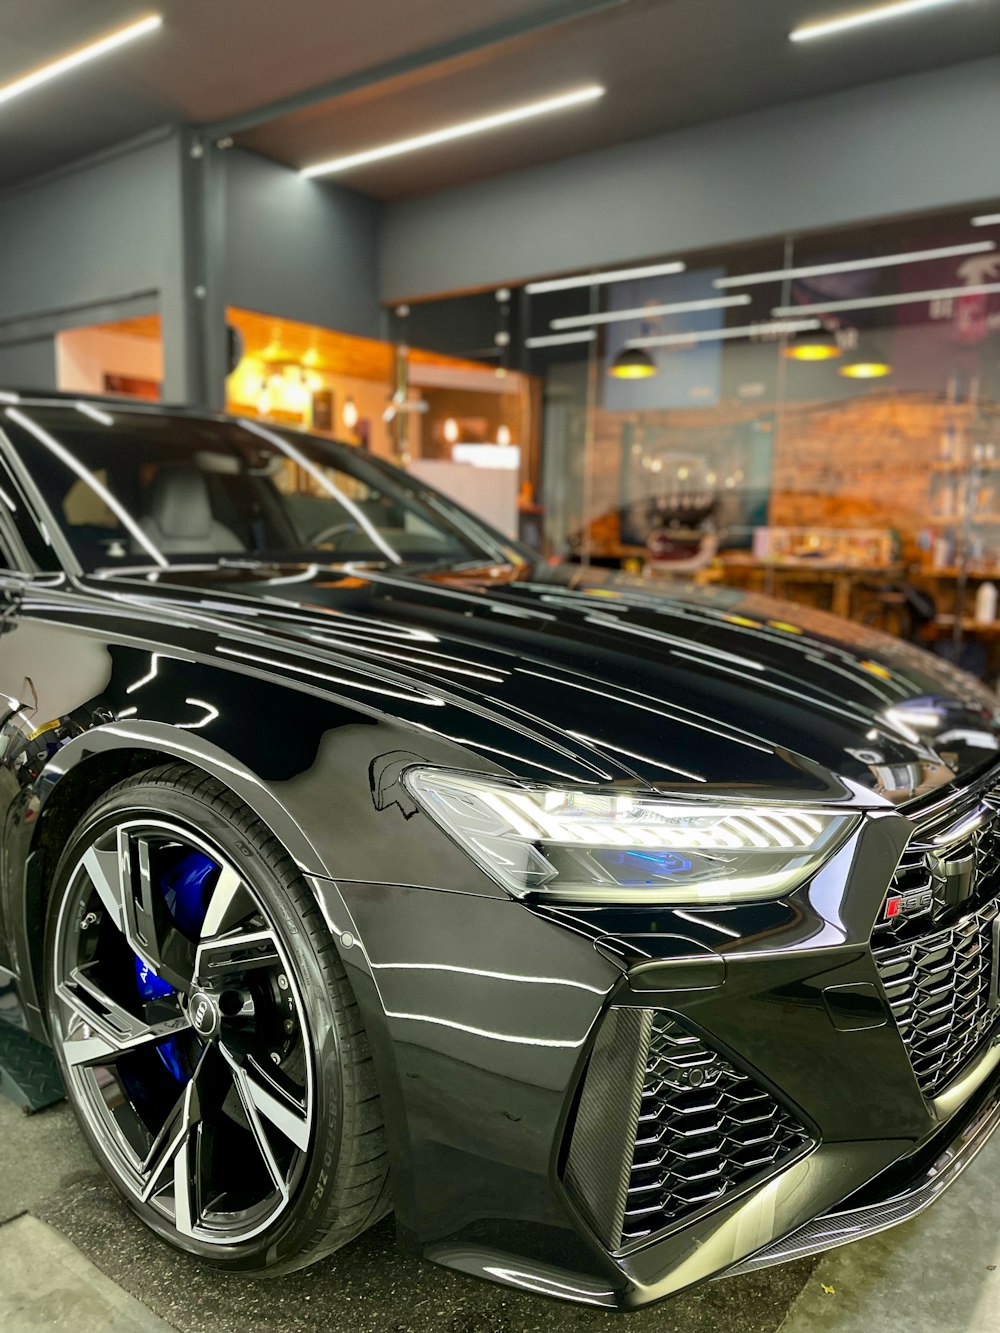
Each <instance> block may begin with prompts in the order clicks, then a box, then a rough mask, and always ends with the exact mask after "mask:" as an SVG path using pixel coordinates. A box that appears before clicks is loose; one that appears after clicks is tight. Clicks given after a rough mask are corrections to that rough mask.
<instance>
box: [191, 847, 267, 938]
mask: <svg viewBox="0 0 1000 1333" xmlns="http://www.w3.org/2000/svg"><path fill="white" fill-rule="evenodd" d="M255 910H256V906H255V904H254V900H253V898H252V897H251V896H250V894H249V893H248V892H247V887H246V885H245V884H244V883H243V880H242V879H241V878H240V876H239V875H238V874H237V873H236V871H235V870H234V869H233V867H232V866H230V865H223V867H222V869H221V870H220V871H219V878H218V879H217V880H216V884H215V888H214V889H213V890H212V896H211V898H209V900H208V907H207V908H206V909H205V920H204V921H203V922H202V927H201V937H202V939H212V938H213V937H214V936H216V935H223V934H226V933H227V932H229V931H231V930H234V929H235V928H236V927H237V926H238V925H239V924H240V922H241V921H245V920H246V918H247V917H248V916H250V915H252V913H253V912H254V911H255Z"/></svg>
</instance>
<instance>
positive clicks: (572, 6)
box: [203, 0, 634, 142]
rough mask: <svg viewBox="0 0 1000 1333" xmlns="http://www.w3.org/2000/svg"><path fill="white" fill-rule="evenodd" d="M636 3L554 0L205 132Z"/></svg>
mask: <svg viewBox="0 0 1000 1333" xmlns="http://www.w3.org/2000/svg"><path fill="white" fill-rule="evenodd" d="M632 3H634V0H550V3H548V4H544V5H541V6H539V8H538V9H536V10H534V11H532V12H531V13H528V14H520V15H518V16H517V17H516V18H509V19H504V20H502V21H501V22H498V23H492V24H488V25H487V26H485V27H482V28H477V29H476V30H475V31H474V32H469V33H465V34H463V35H462V36H460V37H454V38H449V39H448V40H447V41H443V42H437V43H435V44H434V45H432V46H425V47H423V48H422V49H421V50H419V51H412V52H409V53H407V54H405V55H401V56H397V57H395V58H394V59H392V60H386V61H383V62H381V63H380V64H378V65H370V66H369V67H368V68H367V69H363V70H358V71H357V73H354V74H346V75H343V76H342V77H341V78H338V79H331V80H330V81H329V82H328V83H322V84H319V85H318V86H317V87H315V88H309V89H306V91H304V92H301V93H296V94H294V95H293V96H291V97H283V98H280V99H279V100H278V101H276V102H269V103H268V104H267V105H266V106H261V107H257V108H255V109H254V110H251V111H244V112H241V113H240V114H239V115H234V116H229V117H227V118H225V119H223V120H218V121H215V122H213V123H212V124H209V125H205V126H204V127H203V128H204V133H205V137H206V139H207V140H211V141H213V142H217V141H218V140H220V139H228V138H231V137H233V136H234V135H238V134H245V133H246V132H247V131H248V130H254V129H257V128H258V127H259V126H261V125H267V124H270V122H271V121H275V120H281V119H282V118H283V117H285V116H291V115H294V114H295V113H296V112H297V111H304V110H306V109H307V108H308V107H312V106H316V105H317V104H319V103H321V102H329V101H332V100H333V99H334V98H337V97H343V96H344V95H345V94H347V93H352V92H356V91H357V90H358V89H359V88H369V87H372V86H373V85H376V84H379V83H389V82H391V81H392V80H393V79H399V78H405V77H406V76H408V75H411V74H414V73H416V72H418V71H419V70H422V69H430V68H432V67H433V66H435V65H441V64H445V63H446V62H448V61H452V60H460V59H462V58H463V57H465V56H469V55H472V54H473V53H475V52H479V51H483V50H486V49H488V48H490V47H497V46H505V45H508V44H510V43H514V42H519V41H523V40H525V39H528V38H531V37H534V36H537V35H539V34H541V33H543V32H546V31H548V30H549V29H552V28H558V27H562V26H564V25H567V24H571V23H577V22H579V21H580V20H581V19H587V18H592V17H594V16H595V15H598V14H602V13H604V12H605V11H606V10H611V9H621V8H622V7H623V6H625V5H628V4H632Z"/></svg>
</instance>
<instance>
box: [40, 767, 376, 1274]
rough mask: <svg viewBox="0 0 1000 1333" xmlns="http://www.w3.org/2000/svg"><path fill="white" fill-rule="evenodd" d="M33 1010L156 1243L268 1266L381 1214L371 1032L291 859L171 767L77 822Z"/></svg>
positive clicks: (124, 786) (200, 781)
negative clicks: (38, 1006) (38, 1008)
mask: <svg viewBox="0 0 1000 1333" xmlns="http://www.w3.org/2000/svg"><path fill="white" fill-rule="evenodd" d="M46 1004H47V1010H48V1017H49V1024H50V1031H51V1035H52V1041H53V1046H54V1049H55V1051H56V1055H57V1057H58V1060H59V1063H60V1067H61V1070H62V1073H63V1077H64V1080H65V1083H66V1089H67V1095H68V1097H69V1100H70V1102H71V1103H72V1105H73V1108H74V1110H75V1111H76V1114H77V1117H78V1119H79V1121H80V1124H81V1126H82V1128H83V1131H84V1134H85V1135H86V1137H87V1139H88V1141H89V1142H90V1145H91V1147H92V1149H93V1151H94V1153H95V1155H96V1157H97V1158H98V1160H99V1161H100V1163H101V1165H102V1166H103V1168H104V1170H105V1171H106V1173H107V1175H108V1176H109V1178H110V1179H111V1181H112V1183H113V1184H114V1185H115V1186H116V1188H117V1189H118V1190H119V1192H120V1193H121V1194H122V1195H123V1197H124V1198H125V1200H126V1201H127V1203H128V1204H129V1206H130V1207H131V1208H132V1209H133V1210H134V1211H135V1212H136V1213H137V1214H138V1216H139V1217H140V1218H141V1219H142V1220H143V1221H144V1222H145V1223H146V1224H147V1226H149V1227H150V1228H151V1229H152V1230H153V1231H155V1232H156V1233H157V1234H158V1235H160V1236H162V1237H163V1238H164V1239H165V1240H167V1241H169V1242H170V1243H171V1244H173V1245H175V1246H177V1247H178V1248H180V1249H182V1250H186V1251H187V1252H189V1253H192V1254H195V1255H199V1256H200V1257H201V1258H203V1259H206V1260H208V1261H209V1262H211V1263H213V1264H215V1265H217V1266H218V1267H221V1268H225V1269H227V1270H230V1271H239V1272H244V1273H248V1274H257V1275H262V1274H265V1273H267V1274H278V1273H282V1272H289V1271H291V1270H293V1269H296V1268H301V1267H304V1266H305V1265H306V1264H309V1263H312V1262H314V1261H315V1260H317V1259H319V1258H321V1257H322V1256H323V1255H325V1254H329V1253H330V1252H331V1251H333V1250H335V1249H338V1248H339V1247H340V1246H342V1245H344V1244H346V1243H347V1242H348V1241H350V1240H353V1239H354V1237H356V1236H357V1235H359V1234H360V1233H361V1232H362V1231H364V1230H365V1229H366V1228H367V1227H369V1226H370V1225H372V1224H373V1223H374V1222H375V1221H377V1220H378V1219H379V1218H380V1217H382V1216H384V1215H385V1214H386V1213H387V1212H388V1211H389V1208H390V1203H389V1191H388V1165H387V1155H386V1148H385V1133H384V1129H383V1125H382V1118H381V1109H380V1104H379V1097H378V1089H377V1086H376V1082H375V1074H374V1070H373V1067H372V1061H371V1055H370V1052H369V1048H368V1041H367V1038H366V1035H365V1032H364V1028H363V1027H362V1024H361V1020H360V1015H359V1012H358V1007H357V1004H356V1002H355V1000H354V996H353V994H352V991H351V988H350V985H349V982H348V980H347V976H346V974H345V972H344V968H343V965H342V964H341V961H340V958H339V955H338V953H337V950H336V946H335V944H334V942H333V939H332V938H331V936H330V933H329V931H328V930H327V928H326V926H325V923H324V921H323V918H322V915H321V913H320V911H319V908H318V906H317V904H316V901H315V899H314V897H313V895H312V893H311V892H310V890H309V888H308V886H307V885H306V883H305V881H304V880H303V878H302V875H301V874H300V873H299V871H298V869H297V868H296V866H295V865H294V863H293V862H292V860H291V858H290V857H289V856H288V855H287V853H286V852H285V851H284V849H283V848H282V847H281V846H280V845H279V843H278V842H277V841H276V840H275V838H274V837H273V835H272V834H271V833H270V832H269V830H268V829H267V828H266V827H265V826H264V825H263V824H262V823H261V822H260V821H259V820H258V819H257V818H256V816H255V815H254V814H253V813H252V812H251V811H250V810H248V809H247V808H246V807H245V806H244V805H243V804H242V803H241V802H240V801H238V800H237V799H236V798H235V797H234V796H233V794H232V793H231V792H230V791H228V790H227V789H226V788H225V787H224V786H222V784H221V783H219V782H217V781H216V780H215V779H214V778H211V777H208V776H206V775H204V774H203V773H200V772H198V771H197V770H195V769H192V768H190V767H189V766H187V765H183V764H171V765H169V766H166V767H162V768H157V769H152V770H150V771H148V772H146V773H141V774H138V775H137V776H135V777H132V778H130V779H128V780H127V781H125V782H122V783H120V784H119V785H118V786H116V787H114V788H113V789H112V790H110V791H109V792H107V793H106V794H105V795H104V796H102V797H101V798H100V799H99V800H98V801H96V802H95V803H94V805H93V806H91V808H90V809H89V810H88V811H87V813H86V814H85V815H84V817H83V818H82V820H81V821H80V823H79V825H78V826H77V828H76V829H75V830H74V832H73V834H72V836H71V837H70V839H69V842H68V843H67V845H66V847H65V849H64V851H63V854H62V856H61V858H60V860H59V864H58V866H57V868H56V871H55V875H54V878H53V891H52V897H51V902H50V907H49V913H48V922H47V934H46Z"/></svg>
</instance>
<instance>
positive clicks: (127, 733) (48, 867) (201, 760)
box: [11, 722, 330, 1041]
mask: <svg viewBox="0 0 1000 1333" xmlns="http://www.w3.org/2000/svg"><path fill="white" fill-rule="evenodd" d="M178 761H179V762H182V763H185V764H188V765H190V767H192V768H195V769H198V770H199V771H200V772H202V773H205V774H206V775H208V776H210V777H213V778H215V779H216V780H217V781H219V782H221V783H222V785H223V786H225V787H226V788H228V789H229V790H230V791H231V792H232V793H233V795H234V796H236V797H238V798H239V799H240V800H241V801H243V802H244V804H245V805H247V806H248V807H249V808H250V809H251V810H252V811H253V812H254V814H255V815H256V816H257V817H258V818H259V819H260V820H261V822H262V823H263V824H265V825H266V826H267V828H268V829H269V830H270V832H271V833H272V834H273V835H274V836H275V837H276V838H277V839H278V841H279V842H280V843H281V844H282V846H283V847H284V848H285V850H286V851H287V852H288V854H289V855H290V856H291V857H292V858H293V860H294V861H295V862H296V864H297V865H298V866H299V868H300V869H301V870H302V871H303V873H304V874H306V875H307V876H308V875H310V874H311V875H319V876H322V877H324V878H328V877H330V872H329V869H328V867H327V866H326V865H325V864H324V861H323V858H322V856H321V855H320V853H319V852H318V851H317V849H316V847H315V846H314V844H313V843H312V841H311V840H310V839H309V837H308V836H307V834H306V833H305V831H304V830H303V828H302V826H301V825H300V824H299V823H298V821H297V820H296V819H295V817H294V816H293V815H292V813H291V812H290V811H289V810H288V809H287V808H286V807H285V806H284V805H283V804H282V802H281V801H279V800H278V798H277V797H276V796H275V794H274V793H273V792H272V791H271V789H270V788H269V787H268V785H267V784H266V783H265V782H264V781H263V780H262V779H261V778H260V777H258V776H257V775H256V774H255V773H254V772H253V771H252V770H251V769H250V768H249V767H248V766H247V765H245V764H243V763H241V762H240V761H238V760H236V759H234V757H233V756H232V755H229V754H227V753H226V752H225V751H223V750H221V749H220V748H219V747H218V746H216V745H213V744H212V743H211V742H209V741H206V740H204V739H203V738H201V737H194V736H191V735H189V734H184V735H182V734H179V733H178V732H177V730H176V728H174V727H171V726H169V725H168V724H166V723H160V722H148V723H142V724H133V725H129V726H125V725H124V724H121V723H115V724H111V725H108V726H104V727H95V728H93V729H92V730H90V731H88V732H87V733H86V734H84V735H81V736H78V737H75V738H74V739H73V740H71V741H69V742H68V743H67V744H66V745H64V746H62V747H61V748H60V749H59V751H58V752H57V754H56V755H55V756H54V757H53V759H52V760H50V762H49V763H48V764H47V765H46V767H45V768H44V770H43V771H42V774H41V775H40V777H39V780H38V783H37V784H36V791H35V797H34V799H33V801H32V802H31V803H30V804H31V812H32V813H31V824H30V826H29V831H28V836H27V838H26V840H25V849H24V856H23V871H24V874H23V883H22V885H20V886H19V888H18V889H17V890H16V899H15V903H14V912H13V920H12V922H11V930H12V934H13V936H14V939H13V940H12V944H13V952H14V957H15V959H16V960H17V962H18V969H17V971H18V990H19V994H20V1000H21V1004H22V1006H23V1008H24V1011H25V1018H26V1020H27V1023H28V1026H29V1029H30V1030H31V1031H32V1033H33V1035H35V1036H37V1037H39V1038H41V1039H42V1040H44V1041H47V1040H48V1032H47V1027H46V1024H45V1020H44V1017H43V1005H42V1003H41V991H42V976H43V973H44V959H43V950H44V939H45V920H46V914H47V911H48V903H49V898H50V895H51V879H52V873H53V870H54V868H55V865H56V863H57V861H58V859H59V856H60V854H61V852H62V850H63V848H64V847H65V846H66V843H67V841H68V839H69V837H70V835H71V833H72V831H73V829H74V828H75V827H76V825H77V824H78V822H79V821H80V819H81V818H82V816H83V814H84V813H85V812H86V810H87V809H88V808H89V807H90V806H91V805H92V804H93V803H94V800H95V799H96V798H97V796H99V795H100V794H101V792H104V791H107V790H109V789H110V788H111V787H113V786H114V785H115V784H116V783H118V782H121V781H122V780H123V779H125V778H128V777H130V776H132V775H134V774H137V773H141V772H144V771H145V770H147V769H150V768H156V767H157V766H159V765H160V764H165V763H171V762H178Z"/></svg>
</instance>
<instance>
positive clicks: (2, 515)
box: [0, 436, 71, 1017]
mask: <svg viewBox="0 0 1000 1333" xmlns="http://www.w3.org/2000/svg"><path fill="white" fill-rule="evenodd" d="M62 579H63V575H62V573H61V569H60V563H59V559H58V556H57V555H56V553H55V551H54V549H53V548H52V546H51V544H50V542H49V540H48V538H47V534H46V532H45V529H44V526H43V524H42V523H40V522H39V520H38V518H37V517H36V511H34V510H33V508H32V506H31V503H30V500H29V498H28V497H27V494H26V491H25V489H24V487H23V486H22V484H21V482H20V481H19V479H18V476H17V475H16V474H15V471H14V469H13V467H12V465H11V463H10V461H9V459H8V458H7V457H6V456H5V454H4V452H3V439H2V436H0V1017H3V1009H4V1003H5V992H6V993H7V999H9V998H10V997H9V992H10V989H11V982H12V979H13V976H14V973H16V971H17V970H18V968H17V959H16V958H14V957H13V956H12V950H13V946H12V935H13V933H14V931H13V926H14V922H13V919H12V918H13V913H14V912H15V911H16V910H17V908H16V907H15V906H14V904H17V903H20V901H21V894H20V888H21V885H20V879H21V877H22V876H23V874H24V857H23V848H24V842H25V838H24V830H25V827H26V825H29V824H30V820H31V810H30V808H29V804H28V801H27V789H28V787H29V785H30V784H31V782H32V781H33V780H34V778H35V777H36V776H37V772H38V766H39V760H40V758H41V752H40V747H39V744H38V740H39V736H38V727H39V724H38V698H37V691H36V686H35V682H34V677H35V675H36V674H37V671H36V668H35V667H34V666H33V665H32V664H33V662H36V661H37V662H38V664H39V668H38V669H40V670H42V671H44V670H45V666H44V663H43V661H42V659H43V656H44V657H48V656H49V654H50V652H51V645H48V646H46V647H45V648H44V650H43V645H42V643H41V642H40V641H39V639H38V629H37V627H36V626H35V624H34V623H33V621H32V619H31V617H30V616H27V617H26V616H25V614H24V607H25V604H26V603H30V602H31V600H32V595H33V593H37V591H38V590H39V589H40V587H41V586H43V585H45V584H48V585H52V584H59V583H60V582H62ZM64 661H65V664H66V669H69V666H70V661H71V656H70V657H67V658H66V659H64Z"/></svg>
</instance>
